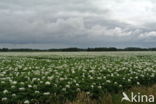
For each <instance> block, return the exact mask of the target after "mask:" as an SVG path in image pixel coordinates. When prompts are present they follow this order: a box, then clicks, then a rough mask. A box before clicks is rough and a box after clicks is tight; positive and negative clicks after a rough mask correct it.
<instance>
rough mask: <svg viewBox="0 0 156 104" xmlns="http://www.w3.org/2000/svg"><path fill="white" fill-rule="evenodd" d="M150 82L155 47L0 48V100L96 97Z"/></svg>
mask: <svg viewBox="0 0 156 104" xmlns="http://www.w3.org/2000/svg"><path fill="white" fill-rule="evenodd" d="M154 84H156V52H89V53H87V52H71V53H70V52H62V53H61V52H57V53H56V52H54V53H50V52H38V53H37V52H30V53H29V52H23V53H22V52H10V53H9V52H8V53H0V104H35V103H36V104H55V103H58V104H59V103H65V102H72V101H73V100H74V99H76V98H77V96H79V95H82V96H83V95H84V96H88V97H89V98H91V99H92V100H94V99H95V100H96V99H99V98H100V97H103V96H104V95H106V94H110V93H111V94H119V93H120V92H122V91H128V90H129V89H131V88H134V87H138V88H140V87H142V86H152V85H154ZM107 97H109V96H108V95H107ZM118 100H119V99H118ZM75 104H79V103H75ZM81 104H85V103H81ZM107 104H108V103H107ZM110 104H112V103H110Z"/></svg>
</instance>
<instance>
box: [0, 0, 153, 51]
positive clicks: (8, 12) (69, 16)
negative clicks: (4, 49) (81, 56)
mask: <svg viewBox="0 0 156 104" xmlns="http://www.w3.org/2000/svg"><path fill="white" fill-rule="evenodd" d="M102 1H103V3H105V2H106V3H105V5H103V7H99V6H98V5H97V4H96V2H94V1H93V0H86V1H84V0H66V1H63V0H44V1H43V0H27V1H25V0H16V1H12V0H1V1H0V45H2V44H5V45H4V46H7V45H8V44H18V47H19V46H20V45H19V44H23V45H21V47H26V46H28V47H31V46H30V45H28V44H31V45H32V44H37V45H33V46H34V47H35V46H37V47H39V46H41V48H42V47H43V46H44V45H41V44H49V45H48V46H49V47H50V44H52V45H51V46H52V47H57V46H58V47H68V46H69V47H70V46H78V47H90V46H98V45H99V46H109V45H110V46H113V45H114V46H123V45H122V44H121V43H123V44H126V46H128V44H129V45H130V46H143V45H145V44H147V43H150V42H153V43H152V45H145V46H150V47H151V46H154V45H156V44H155V43H154V41H155V40H156V32H155V24H156V23H151V22H148V21H147V20H146V19H145V22H143V23H142V24H143V25H140V24H138V23H136V24H137V25H133V24H131V23H129V22H127V18H126V19H123V20H120V18H115V17H114V12H121V13H122V11H113V10H112V9H111V8H110V7H109V6H108V4H109V5H113V6H114V5H118V6H120V3H122V2H124V1H123V0H118V1H117V0H110V1H109V2H108V1H106V0H102ZM143 1H145V0H143ZM99 2H101V1H100V0H99ZM126 2H130V3H131V1H130V0H126ZM133 2H135V1H134V0H133ZM151 2H153V1H152V0H151ZM154 4H155V3H153V5H154ZM144 5H145V4H144ZM100 6H101V5H100ZM101 8H102V9H101ZM119 10H120V9H119ZM150 10H151V9H150ZM123 11H124V10H123ZM153 11H154V10H152V11H150V13H151V12H152V13H153ZM124 13H125V11H124ZM152 13H151V15H153V14H152ZM127 14H128V13H127ZM138 17H141V15H140V16H138ZM137 19H138V18H137ZM128 21H129V20H128ZM130 21H133V22H136V20H133V19H130ZM6 44H7V45H6ZM117 44H118V45H117ZM8 46H9V47H16V46H14V45H8Z"/></svg>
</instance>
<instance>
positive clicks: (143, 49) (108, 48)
mask: <svg viewBox="0 0 156 104" xmlns="http://www.w3.org/2000/svg"><path fill="white" fill-rule="evenodd" d="M77 51H156V48H138V47H127V48H115V47H97V48H76V47H73V48H58V49H54V48H52V49H28V48H25V49H24V48H19V49H9V48H1V49H0V52H77Z"/></svg>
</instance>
